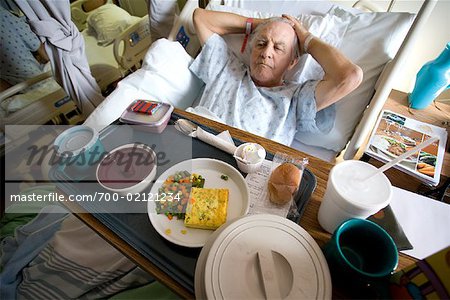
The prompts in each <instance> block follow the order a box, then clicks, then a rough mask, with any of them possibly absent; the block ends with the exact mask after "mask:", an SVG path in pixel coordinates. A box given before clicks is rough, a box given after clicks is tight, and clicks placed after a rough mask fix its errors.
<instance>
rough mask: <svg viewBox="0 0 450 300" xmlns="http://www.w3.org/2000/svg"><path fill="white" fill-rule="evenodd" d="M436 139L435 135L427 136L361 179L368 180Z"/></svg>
mask: <svg viewBox="0 0 450 300" xmlns="http://www.w3.org/2000/svg"><path fill="white" fill-rule="evenodd" d="M437 140H438V138H437V137H432V138H429V139H428V140H426V141H424V142H422V143H420V144H419V145H417V146H415V147H414V148H412V149H411V150H409V151H406V152H405V153H403V154H402V155H400V156H398V157H397V158H396V159H393V160H391V161H390V162H388V163H386V164H385V165H383V166H381V167H380V168H378V170H376V171H375V172H374V173H373V174H370V175H369V176H368V177H367V178H366V179H363V181H365V180H369V179H371V178H372V177H375V176H377V175H378V174H380V173H381V172H384V171H386V170H387V169H389V168H391V167H393V166H394V165H396V164H398V163H399V162H400V161H402V160H404V159H405V158H407V157H410V156H411V155H413V154H414V153H416V152H417V151H419V150H420V149H422V148H425V147H426V146H429V145H431V144H432V143H434V142H436V141H437Z"/></svg>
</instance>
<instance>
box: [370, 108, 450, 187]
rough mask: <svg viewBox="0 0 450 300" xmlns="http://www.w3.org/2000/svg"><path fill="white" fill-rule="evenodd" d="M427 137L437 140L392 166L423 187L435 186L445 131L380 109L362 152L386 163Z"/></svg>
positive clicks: (442, 156)
mask: <svg viewBox="0 0 450 300" xmlns="http://www.w3.org/2000/svg"><path fill="white" fill-rule="evenodd" d="M430 137H438V138H439V140H438V141H436V142H434V143H433V144H431V145H430V146H427V147H425V148H423V149H422V150H421V151H419V152H417V153H415V154H413V155H412V156H410V157H408V158H406V159H404V160H402V161H401V162H400V163H398V164H397V165H396V166H395V167H396V168H397V169H399V170H402V171H404V172H405V173H408V174H410V175H412V176H414V177H416V178H418V179H420V180H421V181H423V182H425V183H426V184H429V185H433V186H436V185H438V184H439V179H440V174H441V169H442V165H443V160H444V153H445V145H446V142H447V131H446V130H445V129H444V128H441V127H438V126H434V125H431V124H427V123H424V122H420V121H417V120H414V119H411V118H408V117H405V116H402V115H400V114H397V113H394V112H391V111H388V110H384V111H383V112H382V114H381V116H380V118H379V119H378V121H377V124H376V126H375V129H374V131H373V132H372V135H371V137H370V141H369V143H368V146H367V148H366V151H365V152H366V153H367V154H368V155H370V156H371V157H374V158H376V159H378V160H380V161H383V162H388V161H390V160H392V159H394V158H396V157H397V156H399V155H401V154H403V153H405V152H406V151H408V150H409V149H412V148H413V147H415V146H417V145H419V144H420V143H422V142H424V141H425V140H427V139H429V138H430Z"/></svg>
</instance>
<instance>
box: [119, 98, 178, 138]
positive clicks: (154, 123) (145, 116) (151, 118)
mask: <svg viewBox="0 0 450 300" xmlns="http://www.w3.org/2000/svg"><path fill="white" fill-rule="evenodd" d="M139 101H141V102H142V101H144V102H146V103H149V104H158V105H159V108H158V109H157V110H155V111H154V112H152V113H151V114H150V113H143V112H137V111H134V110H136V104H137V103H138V102H139ZM172 111H173V106H172V105H170V104H167V103H162V102H158V101H152V100H135V101H133V103H131V104H130V106H128V107H127V109H126V110H125V111H124V112H123V113H122V115H121V116H120V118H119V120H120V122H122V123H127V124H131V125H140V126H139V128H140V129H143V130H145V131H149V132H152V133H161V132H162V131H163V130H164V129H165V128H166V126H167V123H168V122H169V120H170V115H171V114H172Z"/></svg>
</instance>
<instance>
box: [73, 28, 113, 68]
mask: <svg viewBox="0 0 450 300" xmlns="http://www.w3.org/2000/svg"><path fill="white" fill-rule="evenodd" d="M81 34H82V36H83V38H84V44H85V50H86V57H87V60H88V63H89V66H93V65H109V66H112V67H114V68H119V64H118V63H117V61H116V59H115V58H114V53H113V44H110V45H108V46H106V47H104V46H99V45H97V39H96V38H95V36H92V35H89V34H88V30H87V29H85V30H83V31H82V32H81Z"/></svg>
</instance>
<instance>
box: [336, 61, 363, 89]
mask: <svg viewBox="0 0 450 300" xmlns="http://www.w3.org/2000/svg"><path fill="white" fill-rule="evenodd" d="M362 80H363V71H362V69H361V68H360V67H359V66H357V65H355V64H350V65H349V66H347V67H346V68H345V70H344V72H342V73H341V76H340V79H339V81H340V84H339V86H340V87H341V90H342V92H343V93H345V94H349V93H351V92H352V91H353V90H355V89H356V88H357V87H358V86H359V85H360V84H361V82H362Z"/></svg>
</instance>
